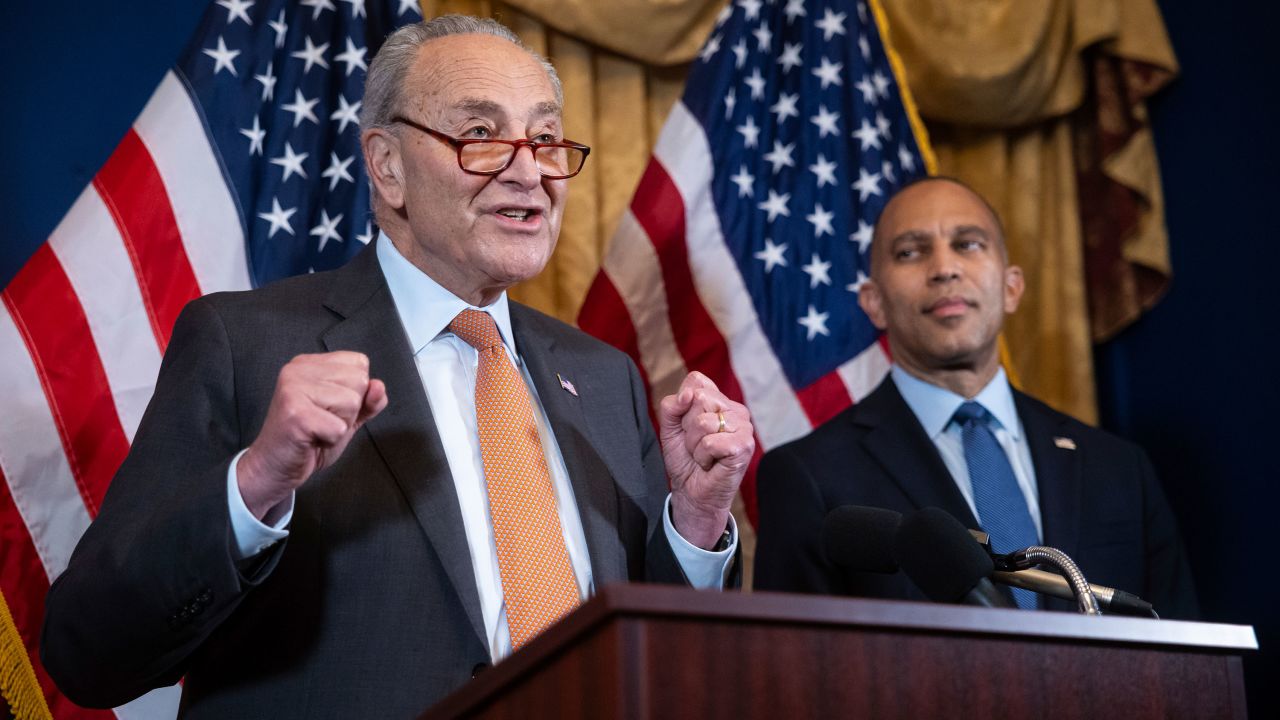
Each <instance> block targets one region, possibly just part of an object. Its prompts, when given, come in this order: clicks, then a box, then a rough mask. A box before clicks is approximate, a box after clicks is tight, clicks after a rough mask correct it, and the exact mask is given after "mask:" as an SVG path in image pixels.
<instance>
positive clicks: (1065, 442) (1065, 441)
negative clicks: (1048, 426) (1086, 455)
mask: <svg viewBox="0 0 1280 720" xmlns="http://www.w3.org/2000/svg"><path fill="white" fill-rule="evenodd" d="M1053 444H1054V445H1057V446H1058V447H1060V448H1062V449H1063V450H1075V449H1076V441H1075V440H1072V439H1071V438H1069V437H1055V438H1054V439H1053Z"/></svg>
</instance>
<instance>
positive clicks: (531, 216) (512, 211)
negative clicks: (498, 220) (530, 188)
mask: <svg viewBox="0 0 1280 720" xmlns="http://www.w3.org/2000/svg"><path fill="white" fill-rule="evenodd" d="M497 214H499V215H501V216H502V217H504V218H508V219H510V220H515V221H516V222H525V223H527V222H531V221H533V220H535V219H537V217H538V216H539V215H541V214H542V213H540V212H538V211H537V210H531V209H529V208H503V209H501V210H498V211H497Z"/></svg>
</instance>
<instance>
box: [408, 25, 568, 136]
mask: <svg viewBox="0 0 1280 720" xmlns="http://www.w3.org/2000/svg"><path fill="white" fill-rule="evenodd" d="M406 90H407V92H406V97H405V100H406V102H407V103H408V105H409V106H410V108H412V109H415V110H418V111H420V112H422V113H424V114H425V115H426V116H428V117H430V118H432V119H433V120H435V119H440V118H443V117H445V116H447V115H454V114H457V113H464V114H478V115H480V116H482V117H493V118H495V119H506V118H512V119H519V120H533V119H543V120H545V119H548V118H549V117H550V118H554V119H555V120H556V121H559V119H560V117H561V114H562V108H561V107H560V103H559V102H558V101H557V99H556V92H555V87H554V86H553V85H552V83H551V78H550V76H548V75H547V71H546V69H545V68H544V67H543V66H542V63H541V62H539V61H538V59H537V58H535V57H533V56H532V55H530V54H529V53H528V52H525V50H524V49H523V48H520V47H519V46H517V45H515V44H514V43H512V42H510V41H509V40H505V39H503V38H499V37H494V36H492V35H450V36H447V37H442V38H437V39H435V40H431V41H429V42H427V43H425V44H423V45H422V47H420V48H419V50H418V57H417V61H416V62H415V63H414V67H413V71H412V72H411V73H410V77H409V78H408V79H407V81H406Z"/></svg>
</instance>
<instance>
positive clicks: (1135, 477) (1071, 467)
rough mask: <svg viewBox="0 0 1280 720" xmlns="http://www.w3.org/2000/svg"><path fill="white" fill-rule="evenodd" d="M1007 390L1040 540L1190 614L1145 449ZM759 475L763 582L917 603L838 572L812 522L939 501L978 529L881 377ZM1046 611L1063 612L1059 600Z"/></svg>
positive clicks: (1167, 516) (1104, 578)
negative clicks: (838, 513)
mask: <svg viewBox="0 0 1280 720" xmlns="http://www.w3.org/2000/svg"><path fill="white" fill-rule="evenodd" d="M1013 397H1014V404H1015V406H1016V407H1017V410H1018V417H1019V418H1020V419H1021V420H1022V425H1023V429H1024V430H1025V431H1026V437H1027V442H1028V443H1029V444H1030V450H1031V461H1032V464H1033V465H1034V466H1035V471H1036V484H1037V486H1038V487H1039V492H1040V517H1041V521H1042V525H1043V529H1044V533H1043V534H1044V544H1046V545H1049V546H1052V547H1056V548H1059V549H1060V550H1062V551H1064V552H1066V553H1067V554H1068V555H1070V556H1071V557H1072V558H1073V559H1074V560H1075V561H1076V563H1077V564H1078V565H1079V566H1080V569H1081V570H1082V571H1083V572H1084V574H1085V577H1086V578H1088V580H1089V581H1090V582H1093V583H1098V584H1102V585H1108V586H1110V587H1114V588H1118V589H1121V590H1126V591H1128V592H1132V593H1135V594H1137V595H1139V596H1141V597H1143V598H1144V599H1146V600H1147V601H1149V602H1151V603H1152V604H1153V605H1154V606H1155V608H1156V610H1157V611H1159V612H1160V614H1161V615H1162V616H1169V617H1178V618H1194V617H1195V615H1196V614H1197V606H1196V597H1195V591H1194V588H1193V586H1192V583H1191V574H1190V571H1189V570H1188V567H1187V561H1186V556H1185V553H1184V552H1183V548H1182V543H1181V541H1180V540H1179V538H1178V532H1177V527H1176V524H1175V521H1174V517H1173V512H1172V510H1171V509H1170V508H1169V504H1168V501H1167V500H1166V499H1165V496H1164V493H1163V491H1162V490H1161V489H1160V485H1159V483H1158V482H1157V481H1156V477H1155V473H1154V472H1153V470H1152V468H1151V463H1150V462H1149V461H1148V460H1147V457H1146V454H1145V453H1144V452H1143V451H1142V450H1141V449H1140V448H1139V447H1138V446H1136V445H1134V444H1132V443H1129V442H1127V441H1125V440H1122V439H1120V438H1118V437H1116V436H1114V435H1111V434H1110V433H1106V432H1103V431H1101V430H1098V429H1096V428H1092V427H1089V426H1088V425H1085V424H1084V423H1081V422H1079V421H1078V420H1075V419H1073V418H1071V417H1070V416H1068V415H1063V414H1062V413H1060V412H1057V411H1056V410H1053V409H1052V408H1050V407H1049V406H1047V405H1045V404H1044V403H1041V402H1039V401H1037V400H1035V399H1034V398H1032V397H1030V396H1028V395H1025V394H1023V393H1020V392H1017V391H1016V390H1015V391H1014V393H1013ZM1058 438H1061V439H1062V440H1060V441H1057V442H1055V439H1058ZM757 483H758V485H757V494H758V495H757V496H758V498H759V510H760V527H759V544H758V546H757V548H756V565H755V586H756V587H757V588H759V589H762V590H784V591H791V592H810V593H823V594H830V595H856V596H863V597H878V598H890V599H901V600H926V598H925V596H924V594H923V593H922V592H921V591H920V590H919V589H918V588H917V587H916V586H915V585H914V584H913V583H912V582H911V581H910V580H909V579H908V578H907V577H906V576H905V575H904V574H903V573H901V572H898V573H895V574H893V575H879V574H874V573H863V572H844V571H842V570H840V569H839V568H837V567H836V566H835V565H833V564H832V563H831V562H830V561H829V560H828V559H827V557H826V555H825V553H824V552H823V548H822V543H821V528H822V521H823V519H824V518H825V517H826V514H827V513H828V512H830V511H831V510H833V509H835V508H837V507H839V506H841V505H865V506H870V507H880V508H888V509H890V510H896V511H898V512H901V513H909V512H912V511H914V510H918V509H920V508H925V507H939V508H942V509H943V510H946V511H947V512H948V513H950V514H951V515H953V516H954V517H955V518H956V519H958V520H959V521H960V522H961V523H962V524H964V526H965V527H970V528H977V527H978V526H979V525H978V521H977V519H976V518H975V517H974V516H973V513H972V511H970V509H969V504H968V503H967V502H965V499H964V496H963V495H961V494H960V489H959V488H958V487H956V483H955V480H954V479H953V478H952V477H951V473H950V471H948V470H947V467H946V465H945V464H944V463H943V462H942V456H941V455H940V454H939V453H938V449H937V447H936V446H935V445H934V444H933V441H932V440H930V439H929V437H928V436H927V435H926V434H925V431H924V428H923V427H921V425H920V421H919V420H917V419H916V416H915V414H914V413H913V412H911V408H910V407H909V406H908V405H907V403H906V401H905V400H903V399H902V395H901V394H900V393H899V392H898V388H897V386H896V385H894V383H893V379H892V378H891V377H890V378H886V379H885V380H884V382H882V383H881V384H880V386H879V387H878V388H876V389H875V391H873V392H872V393H871V394H870V395H868V396H867V397H866V398H865V399H863V400H862V402H860V403H858V404H856V405H854V406H853V407H850V408H848V409H847V410H845V411H844V412H842V413H840V414H839V415H837V416H836V417H834V418H832V419H831V420H830V421H828V422H827V423H825V424H823V425H822V426H821V427H819V428H818V429H817V430H814V431H813V432H812V433H811V434H809V435H807V436H806V437H804V438H801V439H799V440H797V441H795V442H792V443H789V444H786V445H782V446H780V447H777V448H774V449H773V450H771V451H769V452H768V453H766V454H765V456H764V458H763V459H762V460H761V462H760V468H759V473H758V475H757ZM1048 607H1049V608H1050V609H1062V610H1065V609H1069V606H1068V605H1067V604H1066V603H1065V602H1063V601H1052V602H1050V603H1049V605H1048Z"/></svg>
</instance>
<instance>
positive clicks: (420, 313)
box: [376, 231, 519, 357]
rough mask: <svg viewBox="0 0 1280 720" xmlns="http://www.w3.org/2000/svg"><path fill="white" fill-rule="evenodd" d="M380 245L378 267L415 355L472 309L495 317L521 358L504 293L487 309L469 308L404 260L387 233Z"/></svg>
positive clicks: (510, 347)
mask: <svg viewBox="0 0 1280 720" xmlns="http://www.w3.org/2000/svg"><path fill="white" fill-rule="evenodd" d="M377 243H378V246H377V248H376V250H377V253H378V264H379V265H381V266H382V274H383V276H385V277H386V279H387V287H388V288H389V289H390V290H391V299H392V301H393V302H394V303H395V305H396V311H397V312H399V313H400V322H401V324H403V325H404V329H405V334H407V335H408V336H409V344H410V346H412V347H413V353H414V354H415V355H417V354H418V353H419V352H421V351H422V348H424V347H426V345H427V343H429V342H431V341H432V340H434V339H436V338H437V337H438V336H439V335H440V334H441V333H445V332H448V328H449V323H450V322H452V321H453V319H454V318H455V317H457V315H458V313H460V312H462V311H463V310H466V309H467V308H471V309H472V310H480V311H481V312H487V313H489V314H490V315H491V316H493V320H494V322H495V323H497V325H498V332H499V333H500V334H501V335H502V343H503V344H504V345H506V346H507V351H508V352H509V353H511V356H512V357H519V356H518V355H517V354H516V341H515V336H514V335H512V334H511V309H510V306H509V305H508V303H507V293H506V292H505V291H504V292H503V293H502V294H501V295H499V296H498V299H497V300H495V301H494V302H493V303H492V304H491V305H489V306H488V307H476V306H474V305H470V304H468V303H467V302H466V301H465V300H463V299H462V298H460V297H458V296H457V295H454V294H453V293H451V292H449V291H448V290H446V289H444V287H442V286H441V285H440V283H438V282H436V281H435V280H433V279H432V278H431V276H430V275H427V274H426V273H424V272H422V271H421V270H419V269H418V268H417V266H415V265H414V264H413V263H411V262H409V261H408V260H407V259H405V257H404V256H403V255H401V254H400V251H399V250H397V249H396V246H395V245H394V244H392V242H391V238H389V237H387V234H386V233H384V232H381V231H379V232H378V239H377Z"/></svg>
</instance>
